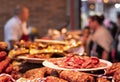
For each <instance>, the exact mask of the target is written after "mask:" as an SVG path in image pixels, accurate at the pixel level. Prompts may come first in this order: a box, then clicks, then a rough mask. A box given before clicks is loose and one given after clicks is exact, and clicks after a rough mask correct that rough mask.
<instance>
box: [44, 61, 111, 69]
mask: <svg viewBox="0 0 120 82" xmlns="http://www.w3.org/2000/svg"><path fill="white" fill-rule="evenodd" d="M100 62H103V63H106V64H107V65H106V66H104V67H98V68H89V69H86V68H85V69H68V68H62V67H59V66H57V65H55V64H53V63H52V62H49V61H47V60H45V61H44V62H43V63H42V64H43V65H44V66H46V67H49V68H53V69H58V70H73V71H97V70H104V69H106V68H108V67H110V66H112V63H111V62H109V61H106V60H102V59H100Z"/></svg>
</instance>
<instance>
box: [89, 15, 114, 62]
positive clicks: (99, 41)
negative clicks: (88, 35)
mask: <svg viewBox="0 0 120 82" xmlns="http://www.w3.org/2000/svg"><path fill="white" fill-rule="evenodd" d="M103 21H104V16H103V15H101V16H97V15H94V16H90V17H89V26H90V28H91V29H92V31H93V34H92V39H91V42H90V44H89V47H90V54H91V55H92V56H97V57H99V58H102V59H105V60H108V59H109V56H110V55H109V54H110V52H111V47H112V42H113V38H112V36H111V34H110V32H109V31H108V30H107V29H106V28H105V27H104V25H103Z"/></svg>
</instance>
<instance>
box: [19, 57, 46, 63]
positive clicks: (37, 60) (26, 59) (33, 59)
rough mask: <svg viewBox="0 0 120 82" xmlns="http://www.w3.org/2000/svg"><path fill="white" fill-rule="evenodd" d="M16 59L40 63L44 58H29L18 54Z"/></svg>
mask: <svg viewBox="0 0 120 82" xmlns="http://www.w3.org/2000/svg"><path fill="white" fill-rule="evenodd" d="M17 59H22V60H25V61H27V62H30V63H42V62H43V61H45V60H46V59H43V58H29V57H27V56H18V57H17Z"/></svg>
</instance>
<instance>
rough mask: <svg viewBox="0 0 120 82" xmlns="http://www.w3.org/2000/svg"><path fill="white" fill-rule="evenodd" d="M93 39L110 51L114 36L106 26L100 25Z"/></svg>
mask: <svg viewBox="0 0 120 82" xmlns="http://www.w3.org/2000/svg"><path fill="white" fill-rule="evenodd" d="M93 41H94V42H96V43H97V44H99V45H101V47H103V48H104V49H105V50H106V51H108V52H110V49H111V46H112V42H113V38H112V36H111V35H110V33H109V31H108V30H107V29H106V28H105V27H100V28H99V29H97V30H96V32H95V33H94V34H93Z"/></svg>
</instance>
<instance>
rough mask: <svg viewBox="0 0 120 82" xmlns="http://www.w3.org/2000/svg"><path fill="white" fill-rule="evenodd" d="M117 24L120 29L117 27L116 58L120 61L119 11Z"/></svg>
mask: <svg viewBox="0 0 120 82" xmlns="http://www.w3.org/2000/svg"><path fill="white" fill-rule="evenodd" d="M117 26H118V29H117V33H116V37H115V40H116V47H117V48H116V52H117V54H116V59H117V61H120V13H117Z"/></svg>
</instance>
